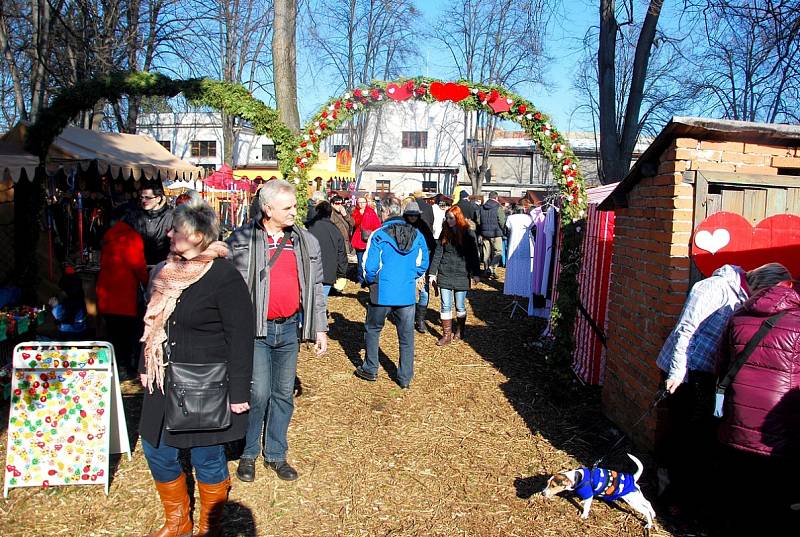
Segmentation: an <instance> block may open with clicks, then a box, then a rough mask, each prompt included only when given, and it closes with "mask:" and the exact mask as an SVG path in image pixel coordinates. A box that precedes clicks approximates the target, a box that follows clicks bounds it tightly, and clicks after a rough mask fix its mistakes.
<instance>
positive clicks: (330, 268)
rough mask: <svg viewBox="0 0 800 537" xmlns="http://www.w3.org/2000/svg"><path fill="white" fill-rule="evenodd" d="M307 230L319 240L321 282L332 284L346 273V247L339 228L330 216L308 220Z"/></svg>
mask: <svg viewBox="0 0 800 537" xmlns="http://www.w3.org/2000/svg"><path fill="white" fill-rule="evenodd" d="M308 231H309V232H310V233H311V234H312V235H314V237H315V238H316V239H317V242H319V248H320V251H321V252H322V283H324V284H325V285H333V283H334V282H335V281H336V278H340V277H344V276H345V275H347V249H346V246H345V242H344V238H343V237H342V234H341V232H340V231H339V228H337V227H336V224H334V223H333V222H331V220H330V218H315V219H313V220H311V221H309V222H308Z"/></svg>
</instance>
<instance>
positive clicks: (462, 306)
mask: <svg viewBox="0 0 800 537" xmlns="http://www.w3.org/2000/svg"><path fill="white" fill-rule="evenodd" d="M439 292H440V293H442V319H452V318H453V296H454V295H455V299H456V316H457V317H464V316H465V315H466V314H467V304H466V301H467V292H466V291H454V290H452V289H443V288H439Z"/></svg>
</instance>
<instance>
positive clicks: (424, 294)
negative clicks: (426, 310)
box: [417, 274, 431, 306]
mask: <svg viewBox="0 0 800 537" xmlns="http://www.w3.org/2000/svg"><path fill="white" fill-rule="evenodd" d="M430 292H431V282H430V281H429V280H428V275H427V274H426V275H425V285H424V286H423V287H422V289H420V290H419V300H417V305H419V306H427V305H428V301H429V300H430V298H431V295H430Z"/></svg>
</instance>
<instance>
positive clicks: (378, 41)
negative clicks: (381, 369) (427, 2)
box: [305, 0, 419, 182]
mask: <svg viewBox="0 0 800 537" xmlns="http://www.w3.org/2000/svg"><path fill="white" fill-rule="evenodd" d="M418 17H419V12H418V11H417V8H416V7H415V6H414V3H413V2H412V1H411V0H396V1H390V0H318V1H317V2H313V3H310V4H309V6H308V16H307V20H308V25H307V26H306V28H305V35H306V51H307V53H308V54H309V57H310V59H311V61H312V63H313V65H314V66H315V67H316V68H317V69H318V70H320V71H321V72H323V73H325V74H330V75H331V76H333V77H335V80H336V82H337V86H338V88H337V89H338V90H340V91H344V90H346V89H349V90H352V89H353V88H356V87H357V86H359V85H366V84H369V83H370V82H371V81H372V80H375V79H381V80H390V79H393V78H396V77H398V76H400V75H401V74H402V72H403V71H404V68H405V67H406V66H407V63H408V62H409V61H410V60H411V59H412V58H414V57H415V56H416V46H415V43H416V41H417V39H418V37H419V35H418V34H417V33H416V30H415V27H414V26H415V23H416V20H417V19H418ZM381 117H382V113H381V109H380V108H379V109H378V110H376V111H374V112H370V111H366V112H362V113H360V114H358V115H357V116H356V118H355V119H354V120H353V121H352V122H350V123H349V124H348V125H347V127H346V128H347V137H348V141H349V144H350V148H351V151H352V154H353V162H354V164H355V172H356V180H357V182H360V179H361V174H362V172H363V170H364V169H365V168H366V167H367V166H369V164H370V163H371V161H372V158H373V156H374V154H375V148H376V144H377V141H378V133H379V130H380V129H379V128H378V126H379V125H380V122H381Z"/></svg>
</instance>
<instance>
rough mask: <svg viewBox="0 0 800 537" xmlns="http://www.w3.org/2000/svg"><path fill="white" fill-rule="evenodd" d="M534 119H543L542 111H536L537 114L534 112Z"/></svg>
mask: <svg viewBox="0 0 800 537" xmlns="http://www.w3.org/2000/svg"><path fill="white" fill-rule="evenodd" d="M533 119H535V120H537V121H539V120H541V119H542V113H541V112H536V113H535V114H533Z"/></svg>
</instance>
